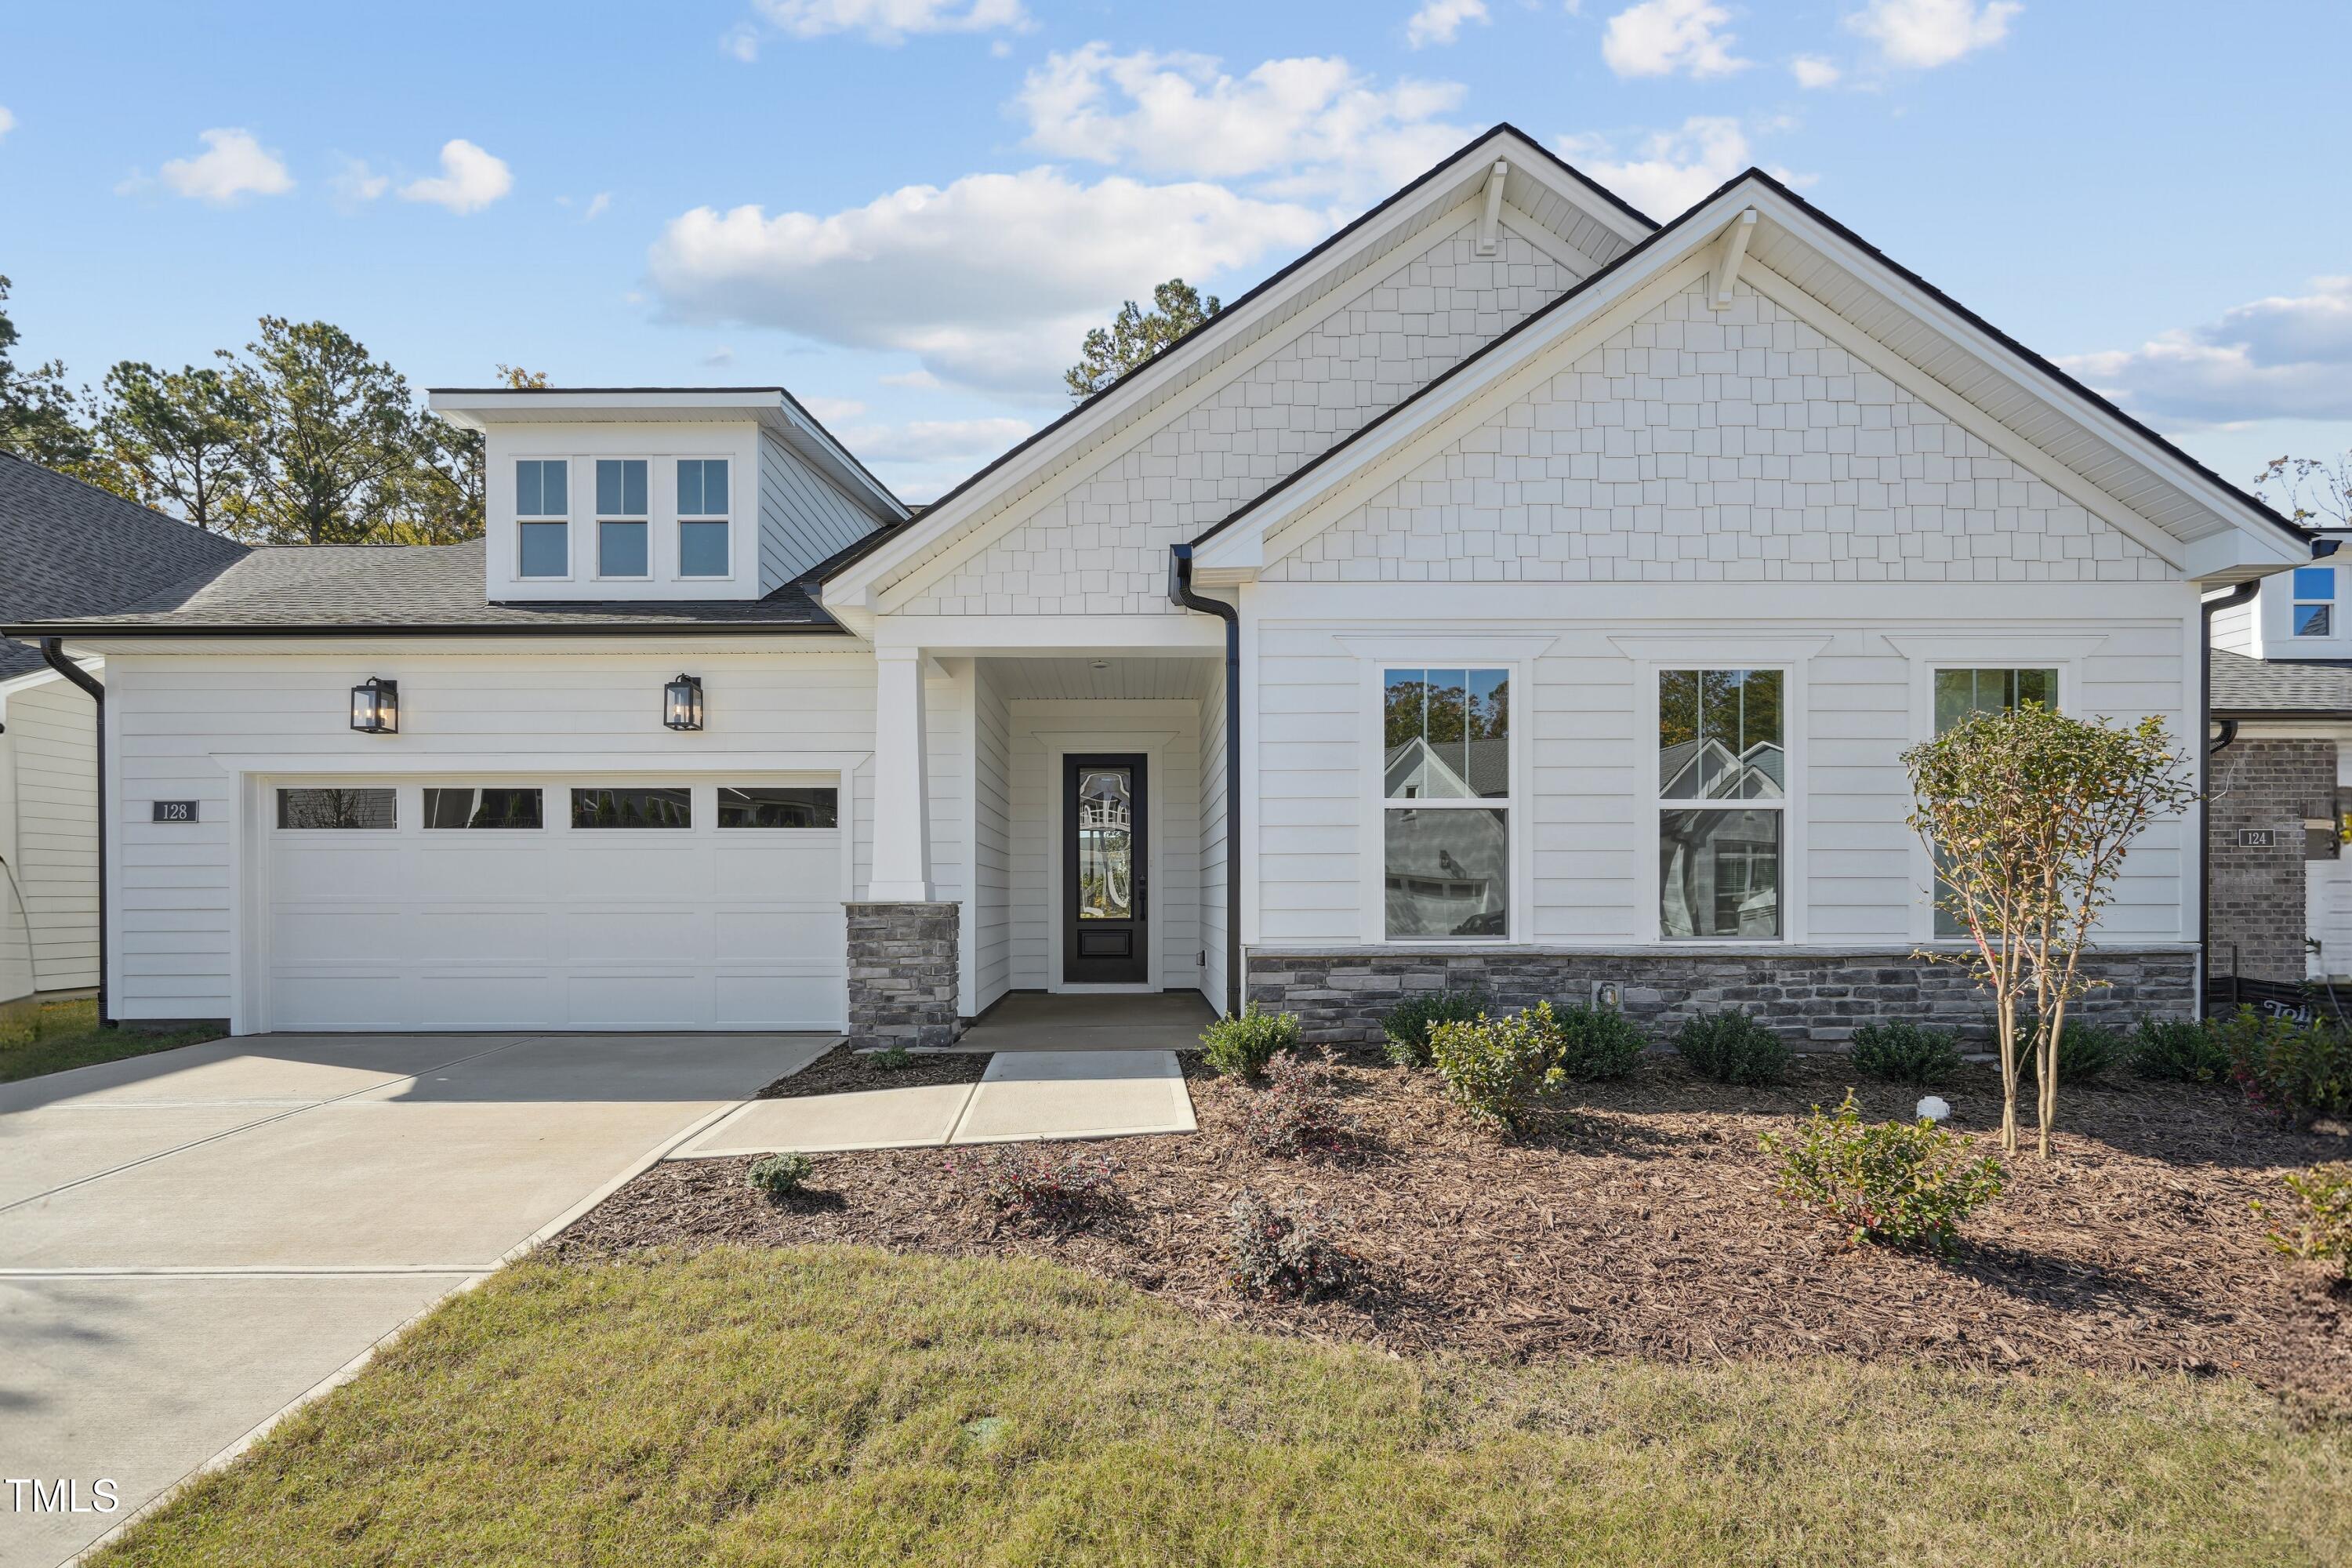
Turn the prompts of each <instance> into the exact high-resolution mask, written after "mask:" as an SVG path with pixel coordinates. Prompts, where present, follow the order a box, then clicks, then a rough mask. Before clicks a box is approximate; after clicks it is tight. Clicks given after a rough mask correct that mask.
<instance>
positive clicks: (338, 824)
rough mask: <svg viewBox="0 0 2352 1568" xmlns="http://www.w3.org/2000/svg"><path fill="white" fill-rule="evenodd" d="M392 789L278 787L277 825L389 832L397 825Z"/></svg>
mask: <svg viewBox="0 0 2352 1568" xmlns="http://www.w3.org/2000/svg"><path fill="white" fill-rule="evenodd" d="M396 793H397V792H395V791H393V790H389V789H281V790H279V791H278V826H280V827H282V828H288V829H291V830H296V831H357V832H389V831H391V830H392V829H394V828H395V827H397V826H399V810H398V807H397V806H396V805H395V804H394V803H395V799H396Z"/></svg>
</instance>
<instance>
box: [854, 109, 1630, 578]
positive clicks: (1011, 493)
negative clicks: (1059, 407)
mask: <svg viewBox="0 0 2352 1568" xmlns="http://www.w3.org/2000/svg"><path fill="white" fill-rule="evenodd" d="M1497 163H1502V164H1505V165H1507V173H1506V174H1505V176H1504V178H1503V180H1502V182H1501V186H1500V192H1499V194H1500V195H1501V198H1502V200H1503V202H1504V203H1505V204H1507V205H1508V206H1509V207H1511V208H1512V209H1513V210H1514V211H1515V212H1516V213H1517V214H1520V215H1524V216H1525V217H1526V218H1528V220H1531V221H1532V222H1533V223H1534V224H1536V225H1537V226H1539V227H1540V228H1541V229H1542V230H1544V231H1545V232H1546V234H1547V235H1549V237H1552V240H1553V242H1554V243H1556V244H1557V245H1558V246H1559V247H1560V248H1561V249H1562V250H1563V251H1564V252H1566V253H1567V254H1566V256H1565V259H1569V260H1571V261H1573V262H1575V263H1576V264H1577V266H1578V270H1580V271H1591V270H1596V269H1599V268H1602V267H1605V266H1606V264H1607V263H1608V262H1609V261H1610V260H1611V259H1612V258H1614V257H1616V256H1618V255H1620V254H1622V252H1623V251H1624V250H1625V249H1626V247H1629V246H1632V245H1634V244H1637V243H1639V242H1640V241H1641V240H1642V239H1643V238H1644V237H1647V236H1648V235H1649V234H1651V233H1652V232H1654V230H1655V229H1656V227H1657V225H1656V224H1655V223H1654V222H1653V221H1652V220H1651V219H1649V218H1648V217H1645V216H1643V215H1642V214H1641V213H1639V212H1637V211H1635V210H1634V209H1633V207H1632V206H1630V205H1627V204H1626V203H1625V202H1623V201H1622V199H1620V198H1619V197H1617V196H1615V195H1612V194H1611V193H1609V192H1608V191H1606V190H1604V189H1602V188H1601V186H1600V185H1598V184H1594V183H1593V182H1592V181H1591V180H1590V179H1589V178H1587V177H1586V176H1585V175H1583V174H1580V173H1578V172H1577V171H1576V170H1575V169H1574V168H1572V167H1570V165H1569V164H1568V163H1564V162H1562V161H1561V160H1560V159H1559V157H1558V156H1557V155H1556V154H1554V153H1550V152H1549V151H1547V150H1546V149H1545V148H1544V147H1543V146H1542V144H1541V143H1539V142H1537V141H1536V140H1535V139H1534V138H1532V137H1530V136H1528V135H1527V134H1526V133H1525V132H1521V131H1519V130H1518V129H1517V128H1516V127H1514V126H1512V125H1509V124H1501V125H1497V126H1496V127H1494V128H1493V129H1492V130H1490V131H1488V132H1486V133H1485V134H1483V135H1481V136H1479V137H1478V138H1476V139H1475V140H1474V141H1472V142H1469V143H1467V144H1466V145H1465V146H1464V147H1463V148H1462V149H1461V150H1460V151H1458V152H1456V153H1454V154H1453V155H1452V156H1450V157H1448V158H1447V159H1445V160H1444V162H1443V163H1439V164H1438V165H1437V166H1435V167H1434V168H1433V169H1431V170H1429V171H1428V172H1427V173H1426V174H1423V175H1422V176H1421V177H1420V178H1418V179H1416V180H1414V181H1413V182H1412V184H1408V185H1406V186H1404V187H1403V188H1402V189H1401V190H1399V191H1398V192H1397V193H1396V194H1395V195H1391V196H1390V197H1389V198H1388V199H1387V200H1385V201H1383V202H1381V204H1380V205H1377V206H1375V207H1373V208H1372V209H1371V210H1370V211H1369V212H1367V213H1365V214H1364V215H1363V216H1360V217H1359V218H1357V219H1356V220H1355V221H1354V222H1352V223H1350V224H1349V225H1348V226H1346V227H1344V228H1342V229H1340V230H1339V232H1338V233H1336V234H1334V235H1332V236H1331V237H1330V238H1328V239H1327V240H1325V241H1324V242H1323V243H1322V244H1320V245H1318V246H1317V247H1315V248H1314V249H1312V250H1310V251H1308V252H1307V253H1306V254H1305V255H1303V256H1301V257H1300V258H1297V260H1296V261H1294V262H1292V263H1291V264H1290V265H1289V266H1287V267H1285V268H1283V269H1282V270H1280V271H1279V272H1276V274H1274V276H1272V277H1271V278H1268V279H1265V281H1264V282H1263V283H1260V284H1258V285H1257V286H1256V287H1255V288H1254V289H1250V290H1249V291H1248V292H1246V293H1244V294H1243V295H1242V296H1241V297H1240V298H1238V299H1236V300H1233V301H1231V302H1230V303H1229V304H1227V305H1226V307H1225V308H1224V309H1223V310H1221V311H1220V312H1218V314H1217V315H1215V316H1214V317H1212V318H1211V319H1210V320H1209V321H1206V322H1204V323H1203V324H1202V325H1201V326H1200V327H1198V328H1195V329H1194V330H1193V331H1191V332H1189V333H1187V334H1186V335H1185V336H1184V337H1183V338H1181V339H1180V340H1178V341H1177V342H1175V343H1173V344H1171V346H1170V347H1169V348H1168V349H1166V350H1165V351H1163V352H1162V353H1160V354H1158V355H1155V356H1154V357H1153V358H1152V359H1150V361H1148V362H1147V363H1143V364H1141V365H1139V366H1137V367H1136V368H1135V369H1133V370H1131V371H1129V372H1128V373H1127V374H1125V375H1123V376H1121V377H1120V378H1119V379H1118V381H1116V382H1114V383H1113V384H1111V385H1109V386H1108V387H1106V388H1105V389H1104V390H1102V391H1101V392H1099V393H1097V394H1096V395H1094V396H1092V397H1090V398H1088V399H1087V401H1086V402H1084V403H1081V404H1079V405H1077V406H1076V407H1075V408H1073V409H1071V410H1070V411H1069V412H1068V413H1067V414H1065V415H1064V416H1062V417H1061V418H1059V419H1057V420H1055V421H1054V422H1053V423H1052V424H1050V425H1048V426H1045V428H1044V429H1042V430H1039V431H1037V432H1036V433H1035V434H1034V435H1032V436H1030V437H1027V438H1026V439H1025V440H1024V441H1022V442H1021V443H1020V444H1019V445H1017V446H1015V447H1013V448H1012V449H1011V450H1009V451H1007V452H1006V453H1004V454H1003V456H1002V457H1000V458H997V459H996V460H995V461H994V462H992V463H991V464H989V465H988V466H987V467H986V468H982V469H981V470H980V471H979V472H978V473H976V474H974V475H972V476H971V478H970V479H966V480H964V481H963V482H962V483H961V484H960V485H958V486H956V487H955V489H951V490H950V491H949V492H948V493H947V494H946V495H944V496H942V497H940V499H939V500H937V501H935V502H933V503H932V504H931V505H930V506H929V508H928V509H926V510H924V512H923V514H922V515H921V517H920V518H919V519H918V520H917V521H913V522H911V523H908V524H905V525H902V526H900V527H898V528H894V529H890V530H887V531H884V532H882V533H878V534H876V535H874V536H872V537H870V538H869V539H867V540H866V541H864V542H862V544H861V546H860V547H859V548H858V549H857V550H856V551H854V552H850V553H849V554H848V555H846V556H845V557H844V558H843V559H841V560H840V561H839V562H838V563H836V564H835V566H834V567H833V568H832V569H831V570H829V571H828V572H826V573H825V574H824V601H825V604H826V605H827V607H828V608H831V609H835V610H837V611H838V610H846V611H848V612H849V613H851V614H852V615H856V614H858V613H860V612H870V610H871V609H872V608H873V607H874V604H875V600H876V597H877V594H878V592H879V591H880V589H882V588H883V587H884V586H886V585H892V584H897V583H898V582H899V581H901V580H903V579H906V578H908V576H909V575H910V574H912V573H914V572H916V571H919V570H922V569H924V568H930V567H933V563H937V567H936V568H934V569H943V568H944V566H945V564H946V563H947V560H948V559H949V558H950V556H951V555H952V554H953V553H955V552H958V551H959V547H960V546H964V547H968V546H969V545H970V544H971V542H972V541H973V538H974V536H975V533H976V532H977V531H980V530H982V529H983V528H985V527H986V526H987V525H988V523H989V522H991V521H993V520H1001V519H1003V518H1004V517H1005V516H1006V514H1007V513H1008V512H1009V510H1011V508H1012V504H1013V502H1014V501H1017V500H1019V499H1020V498H1021V497H1023V496H1025V495H1027V494H1029V493H1030V492H1031V491H1033V490H1034V489H1037V488H1039V487H1040V486H1042V485H1044V484H1045V483H1046V482H1048V481H1049V480H1050V479H1053V478H1054V477H1055V476H1056V475H1059V474H1062V473H1065V472H1066V471H1068V470H1069V469H1070V468H1073V467H1074V466H1076V464H1078V463H1080V462H1082V461H1083V460H1085V459H1086V458H1087V457H1088V456H1089V455H1090V454H1093V453H1095V452H1097V451H1098V450H1100V449H1102V448H1103V447H1105V446H1106V445H1108V443H1109V442H1111V441H1113V440H1115V439H1116V438H1118V437H1119V436H1120V435H1122V434H1125V433H1127V432H1129V431H1132V430H1134V429H1135V428H1136V427H1137V426H1139V425H1140V424H1141V423H1142V422H1143V421H1145V420H1146V419H1148V418H1149V417H1150V416H1152V415H1153V414H1154V413H1155V412H1157V411H1160V410H1163V409H1165V408H1167V407H1168V406H1169V405H1171V403H1173V402H1174V401H1175V400H1176V399H1178V398H1180V397H1181V396H1183V395H1185V394H1186V393H1187V392H1188V391H1189V390H1190V389H1192V387H1194V386H1196V385H1198V384H1200V383H1201V382H1202V381H1203V380H1205V379H1206V378H1208V377H1209V376H1211V375H1213V374H1215V373H1216V371H1217V370H1218V369H1219V368H1220V367H1221V366H1222V365H1224V364H1225V363H1228V362H1230V361H1231V360H1232V359H1234V357H1235V356H1237V355H1240V354H1242V353H1246V352H1248V351H1249V350H1250V349H1251V348H1253V347H1254V346H1255V345H1258V344H1260V343H1263V342H1265V341H1266V339H1267V337H1268V334H1271V333H1274V332H1276V331H1279V330H1280V329H1282V328H1284V327H1286V326H1289V325H1292V324H1295V323H1297V322H1298V321H1302V320H1303V319H1305V318H1306V315H1307V311H1309V310H1311V309H1312V308H1314V307H1315V306H1316V305H1317V304H1318V302H1323V301H1327V300H1331V299H1332V298H1334V296H1335V295H1337V294H1338V293H1339V290H1340V289H1342V288H1343V287H1344V286H1346V285H1347V284H1349V282H1350V281H1354V280H1360V279H1363V278H1364V276H1365V274H1366V272H1367V270H1368V269H1369V268H1370V267H1371V266H1372V265H1373V264H1374V263H1375V262H1376V261H1378V260H1379V259H1380V258H1381V257H1383V256H1385V255H1387V254H1388V253H1389V252H1390V251H1391V250H1392V249H1393V248H1394V247H1396V246H1397V245H1398V244H1400V243H1401V242H1402V240H1403V239H1404V238H1405V237H1408V236H1412V235H1414V234H1417V233H1419V232H1421V231H1423V229H1425V228H1427V227H1428V226H1430V225H1431V224H1432V223H1433V222H1434V221H1435V220H1436V219H1438V218H1439V217H1441V216H1444V215H1445V214H1447V213H1450V212H1453V211H1454V209H1456V208H1457V207H1460V206H1461V205H1463V204H1465V202H1469V201H1472V200H1474V199H1475V198H1477V197H1479V196H1480V195H1482V194H1484V193H1485V192H1486V189H1487V185H1488V182H1489V178H1490V175H1491V174H1492V173H1493V171H1494V169H1495V166H1496V164H1497Z"/></svg>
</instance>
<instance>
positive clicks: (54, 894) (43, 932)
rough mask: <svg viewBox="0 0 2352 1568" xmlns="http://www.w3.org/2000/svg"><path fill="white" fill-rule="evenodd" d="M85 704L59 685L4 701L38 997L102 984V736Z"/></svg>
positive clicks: (20, 877)
mask: <svg viewBox="0 0 2352 1568" xmlns="http://www.w3.org/2000/svg"><path fill="white" fill-rule="evenodd" d="M94 718H95V714H94V710H92V707H91V704H90V700H89V698H88V697H87V696H85V695H84V694H83V693H82V692H81V691H80V690H79V689H77V688H75V687H74V686H73V685H72V684H71V683H69V682H68V681H66V680H64V679H58V680H51V681H44V682H40V683H38V684H36V685H33V686H28V687H26V688H24V689H20V690H18V691H16V692H15V693H14V694H13V695H11V696H10V697H9V699H8V706H7V724H8V735H9V738H10V740H11V741H12V742H14V743H13V745H12V746H11V748H10V749H11V751H12V752H14V754H15V763H16V765H15V768H14V770H13V771H14V773H15V785H16V855H15V857H14V859H13V862H12V864H13V867H14V869H15V871H16V884H17V889H18V892H19V893H20V895H21V896H22V898H23V900H24V904H25V919H26V926H27V928H28V930H27V934H28V937H29V942H30V947H31V952H32V961H33V985H34V989H36V990H38V991H63V990H79V989H81V988H83V987H87V986H92V985H96V984H98V795H97V782H98V771H97V770H98V735H97V729H96V725H95V724H94V722H93V720H94Z"/></svg>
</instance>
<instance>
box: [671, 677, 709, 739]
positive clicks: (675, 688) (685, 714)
mask: <svg viewBox="0 0 2352 1568" xmlns="http://www.w3.org/2000/svg"><path fill="white" fill-rule="evenodd" d="M662 722H663V723H665V724H667V725H668V726H669V727H670V728H671V729H673V730H699V729H701V728H702V677H700V676H698V675H681V676H679V677H678V678H677V679H676V680H673V681H671V682H670V683H669V684H668V685H667V686H665V687H663V688H662Z"/></svg>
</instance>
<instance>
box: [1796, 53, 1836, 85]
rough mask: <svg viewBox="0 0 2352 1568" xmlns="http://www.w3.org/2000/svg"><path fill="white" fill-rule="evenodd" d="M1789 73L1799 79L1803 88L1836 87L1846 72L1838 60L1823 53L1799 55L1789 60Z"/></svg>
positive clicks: (1798, 81) (1798, 83) (1799, 83)
mask: <svg viewBox="0 0 2352 1568" xmlns="http://www.w3.org/2000/svg"><path fill="white" fill-rule="evenodd" d="M1789 74H1790V75H1791V76H1793V77H1795V78H1796V79H1797V85H1798V86H1799V87H1801V88H1807V89H1811V88H1817V87H1835V86H1836V85H1837V84H1838V79H1839V77H1841V76H1843V74H1844V73H1843V72H1842V71H1840V70H1839V69H1838V68H1837V62H1836V61H1835V60H1832V59H1830V58H1826V57H1824V56H1822V55H1799V56H1798V57H1797V58H1795V59H1793V60H1790V62H1789Z"/></svg>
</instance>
